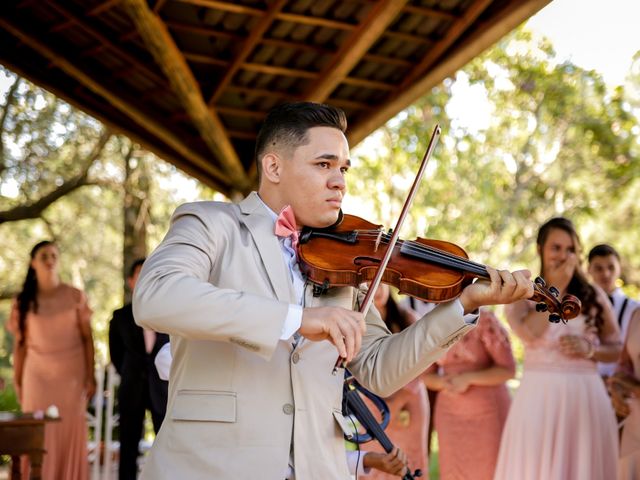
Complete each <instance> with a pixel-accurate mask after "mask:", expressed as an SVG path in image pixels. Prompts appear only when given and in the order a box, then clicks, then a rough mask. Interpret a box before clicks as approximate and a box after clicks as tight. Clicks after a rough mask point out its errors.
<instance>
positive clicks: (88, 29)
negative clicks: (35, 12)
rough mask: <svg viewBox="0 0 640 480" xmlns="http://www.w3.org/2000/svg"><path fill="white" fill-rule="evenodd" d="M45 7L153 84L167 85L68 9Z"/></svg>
mask: <svg viewBox="0 0 640 480" xmlns="http://www.w3.org/2000/svg"><path fill="white" fill-rule="evenodd" d="M47 5H48V6H49V7H51V8H53V9H54V10H56V11H57V12H58V13H59V14H60V15H62V16H64V17H66V18H68V19H69V20H71V21H73V22H74V23H75V24H76V25H78V26H79V27H81V28H82V29H83V30H84V31H85V32H87V33H88V34H89V35H91V36H92V37H93V38H95V39H96V40H97V41H98V42H100V45H104V46H105V47H107V48H108V49H109V50H111V51H112V52H114V53H115V54H116V55H118V56H119V57H120V58H121V59H123V60H125V62H126V63H129V64H131V66H133V67H134V68H137V69H138V70H140V71H142V72H143V73H144V74H145V75H147V76H148V77H149V78H150V79H152V80H153V81H154V82H157V83H159V84H160V85H167V82H166V80H165V79H164V78H162V76H160V75H158V74H157V73H156V72H155V71H153V70H152V69H150V68H149V67H147V66H146V65H145V64H144V63H142V62H141V61H140V60H139V59H137V58H136V57H135V56H133V55H131V54H130V53H128V52H125V51H124V50H122V49H120V47H118V46H117V45H116V44H115V43H113V42H112V41H111V40H110V39H109V38H108V37H107V35H105V34H103V33H101V32H99V31H98V30H96V29H95V28H93V27H92V26H90V25H88V24H87V23H85V22H84V21H83V20H82V18H80V17H78V16H77V15H76V14H74V13H73V12H71V11H69V9H67V8H65V7H63V6H62V5H59V4H58V3H56V2H55V1H54V0H49V1H48V2H47Z"/></svg>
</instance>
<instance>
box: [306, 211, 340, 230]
mask: <svg viewBox="0 0 640 480" xmlns="http://www.w3.org/2000/svg"><path fill="white" fill-rule="evenodd" d="M339 216H340V211H337V212H335V213H332V214H330V215H325V216H323V217H322V218H313V219H309V221H308V222H305V225H306V226H307V227H311V228H327V227H330V226H331V225H333V224H335V223H336V222H337V221H338V217H339Z"/></svg>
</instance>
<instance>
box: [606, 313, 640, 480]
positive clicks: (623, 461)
mask: <svg viewBox="0 0 640 480" xmlns="http://www.w3.org/2000/svg"><path fill="white" fill-rule="evenodd" d="M609 391H610V392H611V401H612V402H613V406H614V407H615V410H616V413H618V415H619V416H621V417H624V418H625V419H624V424H623V427H622V441H621V443H620V458H619V461H618V480H637V479H638V478H640V308H639V309H636V311H635V312H634V313H633V315H632V317H631V320H630V321H629V327H628V329H627V338H626V340H625V343H624V348H623V349H622V355H621V356H620V361H619V362H618V368H617V372H616V374H615V375H614V376H613V377H612V378H610V379H609Z"/></svg>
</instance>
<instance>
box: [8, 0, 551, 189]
mask: <svg viewBox="0 0 640 480" xmlns="http://www.w3.org/2000/svg"><path fill="white" fill-rule="evenodd" d="M549 1H550V0H238V1H222V0H46V1H45V0H22V1H18V0H2V1H1V2H0V63H2V64H3V65H5V66H6V67H7V68H9V69H11V70H13V71H15V72H16V73H18V74H19V75H22V76H24V77H26V78H29V79H30V80H32V81H33V82H34V83H36V84H39V85H41V86H42V87H44V88H46V89H48V90H49V91H51V92H52V93H54V94H56V95H58V96H59V97H61V98H63V99H65V100H67V101H68V102H70V103H71V104H73V105H75V106H77V107H79V108H81V109H82V110H84V111H86V112H87V113H89V114H90V115H92V116H94V117H96V118H98V119H99V120H101V121H103V122H104V123H105V124H107V125H108V126H109V127H110V128H112V129H115V130H117V131H120V132H122V133H124V134H126V135H128V136H129V137H130V138H132V139H133V140H135V141H137V142H140V143H141V144H142V145H143V146H145V147H146V148H148V149H149V150H151V151H153V152H155V153H156V154H157V155H158V156H160V157H161V158H164V159H165V160H167V161H169V162H172V163H173V164H175V165H176V166H178V167H179V168H181V169H182V170H184V171H185V172H187V173H189V174H190V175H193V176H194V177H196V178H198V179H200V180H201V181H203V182H205V183H207V184H208V185H210V186H212V187H214V188H216V189H217V190H219V191H221V192H223V193H225V194H227V195H230V196H231V195H235V194H238V193H246V192H247V191H248V190H250V189H251V188H253V187H255V182H256V179H255V166H254V165H253V163H254V162H253V149H254V140H255V135H256V132H257V130H258V128H259V126H260V122H261V121H262V119H263V117H264V115H265V113H266V112H267V111H268V110H269V109H270V108H271V107H273V106H274V105H277V104H278V103H281V102H283V101H296V100H310V101H316V102H325V103H330V104H333V105H336V106H339V107H341V108H342V109H344V110H345V112H346V114H347V118H348V121H349V131H348V137H349V140H350V142H351V145H355V144H356V143H358V142H359V141H360V140H362V139H363V138H364V137H366V136H367V135H368V134H369V133H371V132H372V131H374V130H375V129H376V128H378V127H379V126H381V125H383V124H384V123H385V122H386V121H387V120H388V119H390V118H391V117H393V116H394V115H395V114H396V113H398V112H399V111H401V110H402V109H404V108H406V107H407V106H408V105H410V104H411V103H412V102H414V101H415V100H417V99H418V98H419V97H420V96H421V95H423V94H424V93H425V92H427V91H428V89H429V88H431V87H432V86H434V85H436V84H437V83H438V82H440V81H442V80H443V79H444V78H445V77H446V76H448V75H451V74H452V73H453V72H455V71H456V70H457V69H459V68H461V67H462V66H464V64H465V63H467V62H468V61H469V60H471V59H472V58H473V57H474V56H476V55H478V54H479V53H480V52H481V51H483V50H484V49H486V48H487V47H489V46H491V45H492V44H493V43H495V42H496V41H497V40H498V39H499V38H500V37H502V36H503V35H505V34H506V33H508V32H509V31H511V30H512V29H513V28H515V27H516V26H517V25H519V24H520V23H521V22H523V21H524V20H526V19H527V18H528V17H529V16H531V15H532V14H533V13H535V12H537V11H538V10H539V9H540V8H542V7H543V6H544V5H546V4H547V3H549Z"/></svg>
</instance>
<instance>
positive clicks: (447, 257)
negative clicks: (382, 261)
mask: <svg viewBox="0 0 640 480" xmlns="http://www.w3.org/2000/svg"><path fill="white" fill-rule="evenodd" d="M355 232H356V233H357V234H358V236H359V237H361V238H363V239H373V238H376V239H377V238H378V237H380V236H381V235H380V231H377V230H355ZM390 238H391V236H390V235H389V234H385V233H383V234H382V236H381V243H382V244H387V243H389V239H390ZM398 245H399V246H400V247H401V251H403V252H405V253H409V254H413V255H416V256H423V257H424V259H425V260H430V259H433V260H436V261H439V262H441V263H442V264H444V265H445V266H451V267H454V268H459V269H461V270H465V271H469V272H470V273H475V274H477V275H481V276H485V277H488V272H487V270H486V267H485V266H484V265H481V264H479V263H476V262H473V261H471V260H468V259H466V258H464V257H460V256H458V255H455V254H452V253H449V252H446V251H443V250H439V249H437V248H435V247H431V246H429V245H424V244H422V243H419V242H414V241H410V240H398Z"/></svg>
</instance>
